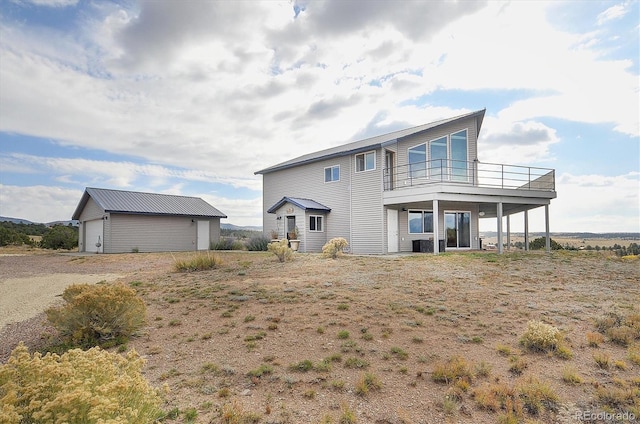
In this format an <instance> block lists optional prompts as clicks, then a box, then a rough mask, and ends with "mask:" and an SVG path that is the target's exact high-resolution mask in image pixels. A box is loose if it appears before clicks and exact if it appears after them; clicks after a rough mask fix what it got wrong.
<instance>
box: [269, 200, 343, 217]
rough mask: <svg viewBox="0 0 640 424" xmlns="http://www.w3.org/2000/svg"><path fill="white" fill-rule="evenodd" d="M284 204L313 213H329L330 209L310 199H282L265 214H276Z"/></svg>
mask: <svg viewBox="0 0 640 424" xmlns="http://www.w3.org/2000/svg"><path fill="white" fill-rule="evenodd" d="M285 203H291V204H292V205H294V206H297V207H299V208H300V209H302V210H313V211H322V212H331V208H329V207H327V206H325V205H323V204H321V203H318V202H316V201H315V200H311V199H302V198H299V197H287V196H285V197H283V198H282V199H280V200H279V201H278V202H276V204H275V205H273V206H271V207H270V208H269V209H268V210H267V213H276V211H277V210H278V209H280V208H281V207H282V206H283V205H284V204H285Z"/></svg>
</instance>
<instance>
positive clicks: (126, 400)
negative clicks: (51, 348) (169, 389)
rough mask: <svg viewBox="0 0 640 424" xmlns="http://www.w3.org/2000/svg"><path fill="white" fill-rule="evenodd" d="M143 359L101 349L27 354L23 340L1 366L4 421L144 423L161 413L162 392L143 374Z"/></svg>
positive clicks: (0, 419)
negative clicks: (152, 385) (150, 384)
mask: <svg viewBox="0 0 640 424" xmlns="http://www.w3.org/2000/svg"><path fill="white" fill-rule="evenodd" d="M143 364H144V360H143V359H141V358H140V357H139V356H138V354H137V353H136V352H135V351H130V352H129V353H128V354H127V355H126V356H121V355H118V354H117V353H109V352H106V351H104V350H102V349H100V348H97V347H96V348H92V349H90V350H87V351H83V350H80V349H72V350H69V351H68V352H66V353H64V354H63V355H61V356H58V355H57V354H55V353H47V354H46V355H45V356H42V355H41V354H40V353H34V354H33V356H32V355H30V354H29V351H28V349H27V348H26V347H25V346H24V345H23V344H20V345H19V346H18V347H17V348H15V349H14V351H13V352H12V353H11V357H10V358H9V361H8V362H7V363H6V364H4V365H1V366H0V398H1V399H2V402H3V407H2V408H0V422H16V423H17V422H22V423H31V422H41V423H42V422H48V423H64V422H74V423H99V422H104V423H124V422H126V423H134V424H135V423H140V424H146V423H150V422H155V421H156V420H157V419H158V418H160V417H161V415H162V411H161V410H160V402H161V399H160V396H159V392H158V390H156V389H153V388H152V387H150V386H149V384H148V382H147V381H146V380H145V379H144V377H142V374H141V369H142V366H143Z"/></svg>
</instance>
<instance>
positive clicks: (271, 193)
mask: <svg viewBox="0 0 640 424" xmlns="http://www.w3.org/2000/svg"><path fill="white" fill-rule="evenodd" d="M352 160H353V157H352V156H345V157H340V158H335V159H328V160H324V161H320V162H315V163H311V164H308V165H305V166H299V167H295V168H289V169H283V170H280V171H275V172H270V173H268V174H264V175H263V232H264V235H265V236H266V237H269V235H270V233H271V231H272V230H277V231H278V233H279V237H280V238H282V237H286V235H285V234H284V231H285V228H284V227H285V219H286V218H285V213H284V212H283V211H282V208H281V210H279V211H277V213H275V214H271V213H267V209H269V208H270V207H272V206H273V205H274V204H276V203H277V202H278V201H279V200H280V199H282V198H283V197H299V198H306V199H312V200H315V201H316V202H319V203H321V204H323V205H325V206H327V207H328V208H330V209H331V212H329V213H327V214H326V215H325V216H326V217H325V222H324V226H325V232H324V234H325V237H326V239H327V240H329V239H331V238H334V237H344V238H345V239H347V241H348V242H349V244H351V241H350V233H349V230H350V215H351V214H350V200H349V199H350V190H351V161H352ZM330 166H340V181H336V182H330V183H325V182H324V169H325V168H326V167H330ZM287 206H290V205H285V209H286V207H287ZM278 216H282V219H281V220H277V219H276V218H277V217H278ZM296 223H297V224H298V229H299V230H300V232H301V234H300V240H301V243H300V251H301V252H311V251H314V252H315V251H320V250H321V249H322V246H320V247H319V248H317V241H318V240H317V239H316V238H317V233H310V232H309V231H307V226H308V222H307V219H306V217H305V214H304V213H303V211H298V212H296ZM301 224H302V225H301ZM307 239H309V241H310V242H311V244H310V245H309V246H307V243H306V240H307Z"/></svg>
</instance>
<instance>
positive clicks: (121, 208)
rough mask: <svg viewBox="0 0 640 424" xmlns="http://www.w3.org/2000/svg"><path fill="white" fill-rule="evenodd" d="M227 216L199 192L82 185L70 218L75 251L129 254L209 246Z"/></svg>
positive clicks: (200, 248)
mask: <svg viewBox="0 0 640 424" xmlns="http://www.w3.org/2000/svg"><path fill="white" fill-rule="evenodd" d="M226 217H227V216H226V215H225V214H223V213H222V212H220V211H219V210H218V209H216V208H214V207H213V206H211V205H210V204H208V203H207V202H205V201H204V200H202V199H200V198H199V197H187V196H174V195H167V194H155V193H140V192H135V191H122V190H107V189H102V188H91V187H87V189H86V190H85V192H84V194H83V195H82V199H80V203H79V204H78V207H77V208H76V211H75V212H74V213H73V217H72V219H75V220H78V221H79V223H80V236H79V237H80V238H79V240H78V250H79V251H80V252H94V253H128V252H169V251H173V252H177V251H189V250H208V249H209V245H210V243H211V242H212V241H218V239H219V238H220V219H221V218H226Z"/></svg>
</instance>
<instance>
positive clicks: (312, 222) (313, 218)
mask: <svg viewBox="0 0 640 424" xmlns="http://www.w3.org/2000/svg"><path fill="white" fill-rule="evenodd" d="M309 231H311V232H316V233H321V232H322V216H320V215H309Z"/></svg>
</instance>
